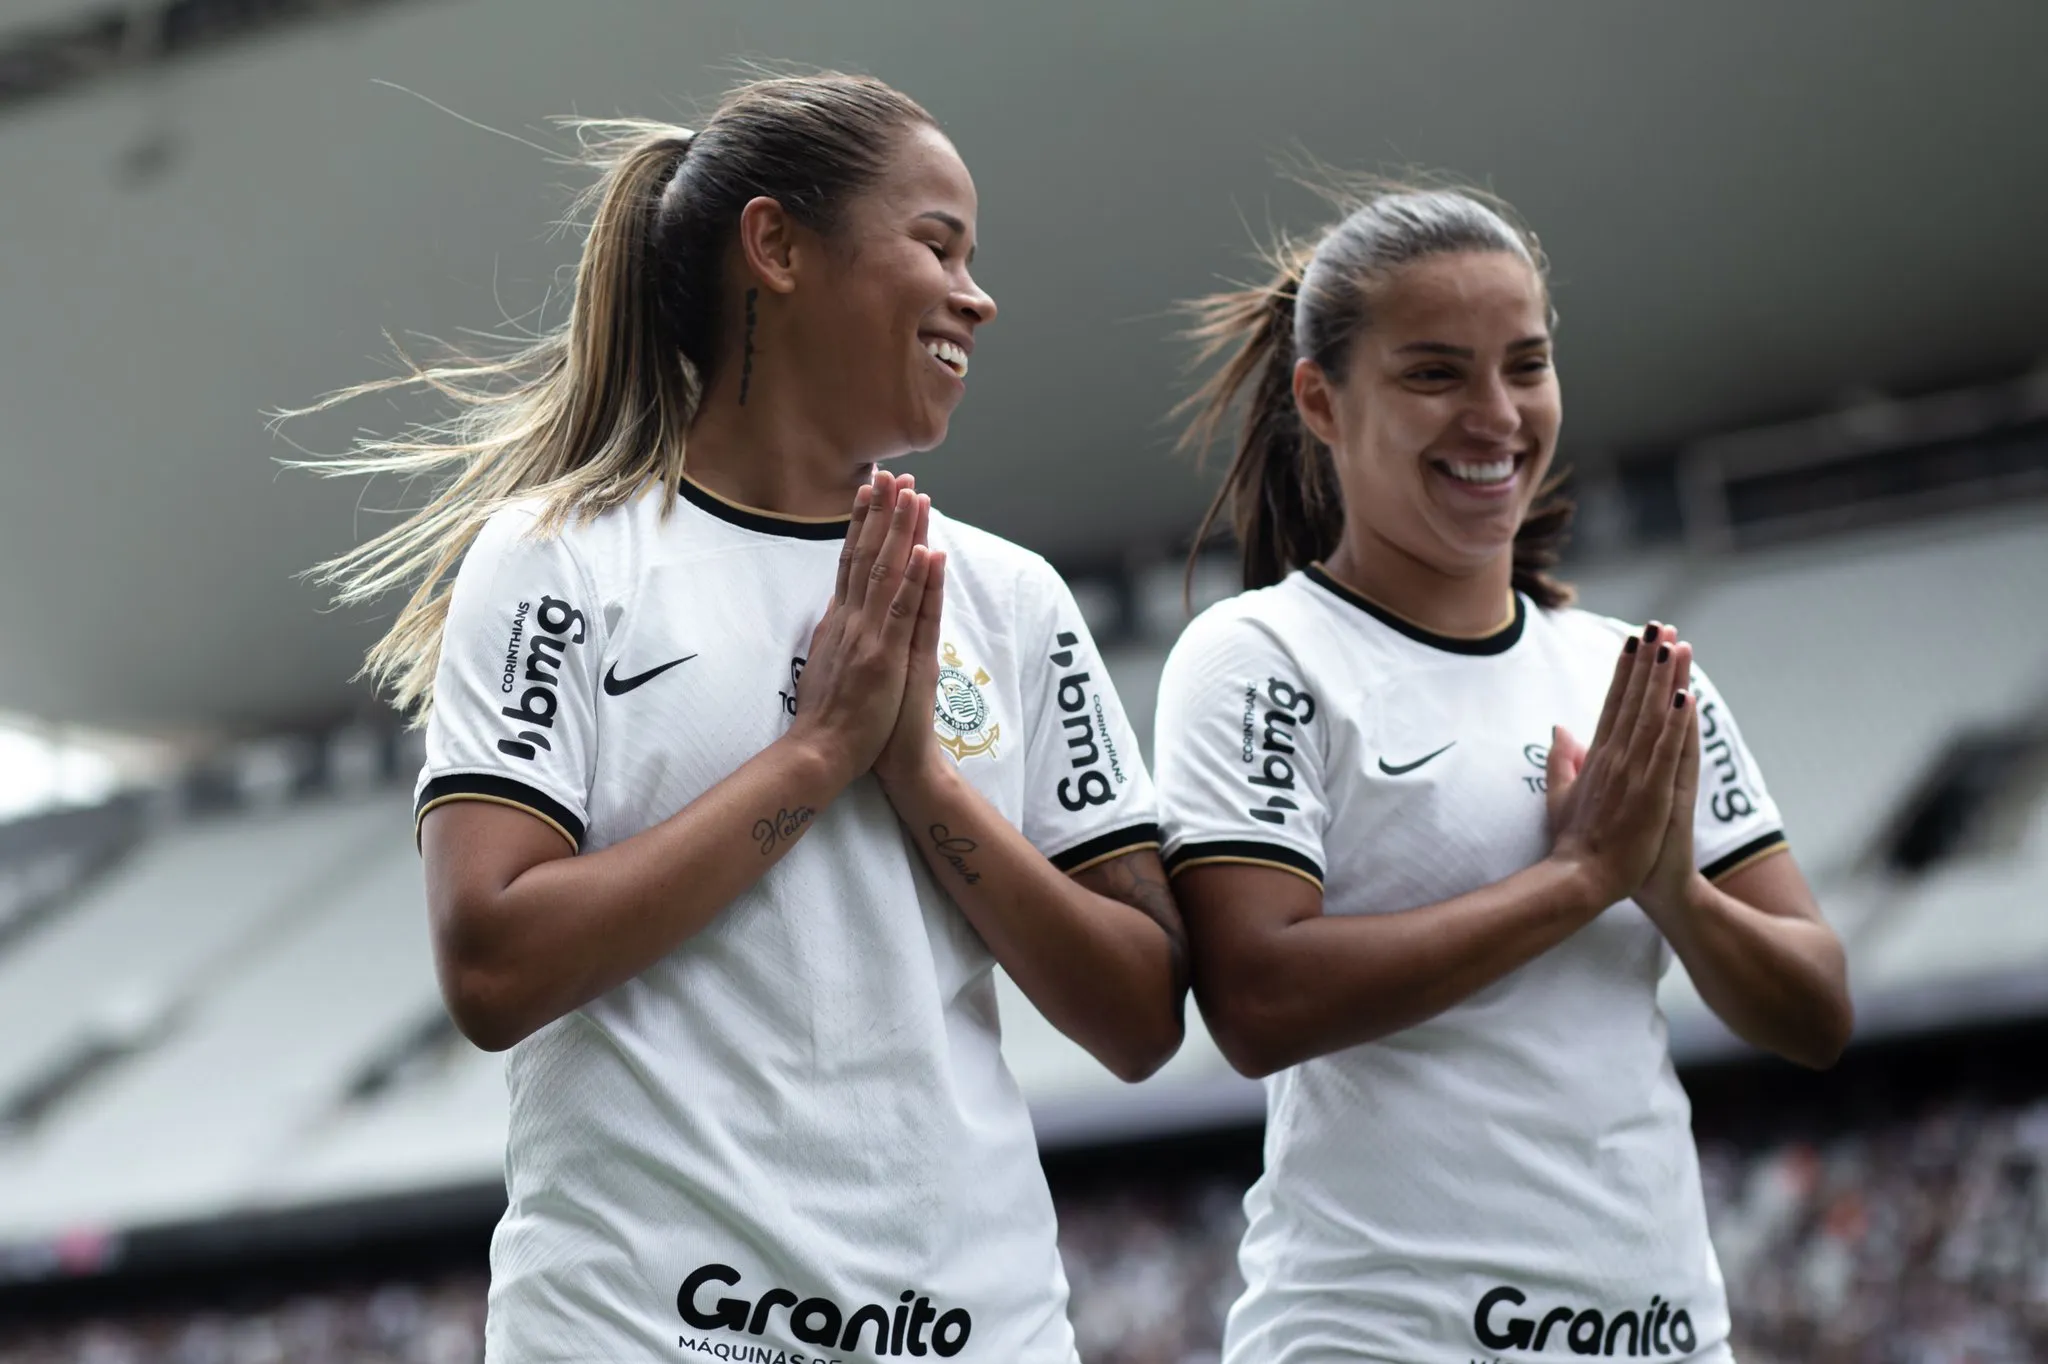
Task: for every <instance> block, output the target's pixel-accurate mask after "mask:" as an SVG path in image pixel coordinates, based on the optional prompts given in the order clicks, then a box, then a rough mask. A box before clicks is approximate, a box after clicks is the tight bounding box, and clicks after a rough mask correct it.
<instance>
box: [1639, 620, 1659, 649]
mask: <svg viewBox="0 0 2048 1364" xmlns="http://www.w3.org/2000/svg"><path fill="white" fill-rule="evenodd" d="M1658 628H1659V627H1658V625H1657V622H1656V621H1654V620H1653V621H1651V622H1650V623H1649V624H1648V625H1645V626H1644V627H1643V643H1645V644H1648V643H1649V642H1650V641H1651V640H1653V639H1655V638H1656V637H1657V630H1658Z"/></svg>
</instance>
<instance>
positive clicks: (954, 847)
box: [925, 824, 981, 886]
mask: <svg viewBox="0 0 2048 1364" xmlns="http://www.w3.org/2000/svg"><path fill="white" fill-rule="evenodd" d="M925 832H926V833H928V834H930V835H931V840H932V850H933V851H934V852H936V853H938V855H939V856H940V857H943V858H945V859H946V865H948V866H950V867H951V868H952V869H953V870H954V871H955V872H958V873H959V875H960V879H961V880H962V881H965V882H966V883H967V884H968V885H970V886H972V885H976V884H978V883H979V882H980V881H981V873H980V872H978V871H976V870H974V869H973V868H972V867H970V866H968V865H967V854H969V853H971V852H975V851H977V850H978V849H979V848H980V847H981V845H980V844H979V843H976V842H975V841H974V840H973V839H971V838H964V837H957V836H955V835H954V833H953V831H952V830H951V829H948V828H947V827H946V826H945V825H943V824H934V825H932V827H931V828H929V829H927V830H926V831H925Z"/></svg>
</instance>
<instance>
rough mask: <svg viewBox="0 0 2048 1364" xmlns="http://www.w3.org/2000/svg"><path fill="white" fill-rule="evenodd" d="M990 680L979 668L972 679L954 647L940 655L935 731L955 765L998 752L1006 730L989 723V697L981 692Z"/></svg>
mask: <svg viewBox="0 0 2048 1364" xmlns="http://www.w3.org/2000/svg"><path fill="white" fill-rule="evenodd" d="M990 680H991V679H990V677H989V675H988V674H987V673H986V672H984V671H983V670H982V669H980V668H976V669H975V670H974V673H973V675H972V676H969V675H968V672H967V665H966V664H964V663H962V662H961V661H960V652H959V650H957V649H955V648H954V647H953V646H952V645H950V644H948V645H946V646H945V647H944V648H943V649H941V650H940V651H939V692H938V696H937V697H936V698H935V699H934V701H933V703H932V731H933V732H934V733H935V734H937V735H938V736H939V747H941V748H943V749H945V750H946V751H947V752H948V753H951V754H952V755H953V761H954V762H965V761H966V760H967V759H969V758H974V757H979V756H980V755H981V754H984V753H987V754H989V755H991V756H993V755H994V753H995V751H996V740H997V739H999V738H1001V737H1002V734H1003V727H1002V726H1001V725H997V724H991V723H989V708H988V697H987V696H986V695H984V694H983V692H982V690H981V689H982V688H983V687H986V686H987V685H988V684H989V682H990Z"/></svg>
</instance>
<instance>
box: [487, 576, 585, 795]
mask: <svg viewBox="0 0 2048 1364" xmlns="http://www.w3.org/2000/svg"><path fill="white" fill-rule="evenodd" d="M585 625H586V622H585V620H584V617H583V613H582V612H581V611H579V610H577V609H576V608H575V606H573V605H571V604H570V603H569V602H566V601H564V600H562V599H561V598H560V597H550V596H546V595H543V596H542V597H541V599H540V605H539V606H538V607H536V608H534V610H533V611H532V613H531V615H529V614H528V611H527V603H525V602H521V603H519V609H518V610H517V611H516V612H515V613H514V614H513V617H512V640H511V643H510V645H509V646H508V647H507V648H506V651H505V674H504V683H503V685H502V688H501V689H502V690H504V691H506V692H510V691H511V690H512V689H513V688H514V687H516V686H518V685H519V684H520V683H521V682H524V683H525V684H526V690H525V691H524V692H522V693H520V696H519V704H518V705H516V706H506V707H504V708H503V709H502V710H500V711H499V714H501V715H504V716H506V717H507V718H508V719H510V720H511V721H512V722H513V724H514V725H523V726H525V728H523V729H520V730H519V731H518V737H516V738H512V739H500V740H498V751H499V752H500V753H505V754H509V755H510V756H512V757H514V758H524V759H526V760H527V761H528V762H531V761H533V756H534V754H535V753H536V752H537V751H549V750H552V749H553V748H554V745H553V744H552V743H550V742H549V741H548V731H549V730H552V729H553V728H554V727H555V715H556V713H557V712H559V711H560V710H561V701H560V699H559V698H558V696H557V695H556V693H557V691H558V690H559V689H560V687H561V685H562V660H563V658H564V657H566V656H567V654H568V651H569V650H570V649H571V648H573V647H574V646H576V645H578V644H581V643H582V642H583V639H584V635H585V633H586V632H585V628H584V627H585ZM522 630H523V631H524V632H525V633H526V659H525V664H526V668H525V671H524V672H523V673H519V672H518V671H517V664H518V662H519V639H520V634H521V632H522ZM515 674H516V675H515Z"/></svg>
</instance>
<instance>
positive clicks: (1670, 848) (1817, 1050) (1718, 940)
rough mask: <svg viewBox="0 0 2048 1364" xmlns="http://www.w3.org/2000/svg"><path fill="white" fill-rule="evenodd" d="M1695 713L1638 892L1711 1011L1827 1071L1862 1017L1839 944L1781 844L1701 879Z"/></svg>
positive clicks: (1750, 1037)
mask: <svg viewBox="0 0 2048 1364" xmlns="http://www.w3.org/2000/svg"><path fill="white" fill-rule="evenodd" d="M1700 756H1701V750H1700V735H1699V717H1698V715H1694V716H1693V718H1692V724H1691V726H1690V727H1689V733H1688V736H1687V741H1686V746H1685V750H1684V752H1683V754H1682V756H1681V759H1680V762H1679V765H1678V772H1677V775H1676V779H1675V780H1676V788H1675V792H1674V799H1673V801H1672V805H1671V816H1670V823H1669V825H1668V827H1667V829H1666V832H1665V836H1664V847H1663V849H1662V851H1661V852H1660V853H1659V854H1658V857H1657V862H1656V865H1655V866H1653V867H1652V868H1651V869H1650V874H1649V876H1648V877H1647V878H1645V880H1644V882H1643V884H1642V885H1641V886H1640V887H1639V888H1638V889H1637V890H1636V892H1635V898H1636V903H1638V904H1640V905H1641V906H1642V907H1643V912H1644V913H1646V914H1648V915H1649V916H1650V919H1651V921H1652V922H1654V923H1655V924H1656V925H1657V927H1658V929H1659V930H1660V931H1661V932H1662V933H1663V934H1664V940H1665V941H1666V942H1668V943H1670V944H1671V950H1672V951H1674V952H1676V953H1677V954H1678V959H1679V960H1680V961H1682V962H1684V963H1685V969H1686V972H1687V974H1689V975H1690V976H1691V977H1692V982H1693V984H1694V986H1696V987H1697V988H1698V990H1699V992H1700V998H1702V999H1703V1000H1705V1001H1706V1003H1707V1007H1708V1008H1710V1009H1712V1010H1713V1011H1714V1012H1715V1013H1716V1014H1717V1015H1719V1016H1720V1019H1721V1021H1722V1022H1724V1023H1726V1024H1727V1025H1728V1027H1729V1028H1730V1029H1731V1030H1732V1031H1733V1032H1734V1033H1735V1035H1736V1036H1738V1037H1740V1038H1741V1039H1742V1040H1743V1041H1745V1042H1748V1043H1749V1044H1750V1045H1752V1046H1756V1047H1761V1048H1763V1049H1764V1050H1766V1051H1772V1052H1776V1053H1777V1054H1778V1055H1780V1056H1783V1057H1784V1058H1785V1059H1786V1060H1788V1061H1795V1062H1797V1063H1799V1064H1800V1065H1803V1066H1810V1067H1813V1068H1814V1069H1823V1068H1825V1067H1827V1066H1831V1065H1833V1064H1834V1063H1835V1060H1836V1058H1837V1057H1839V1056H1840V1055H1841V1054H1842V1049H1843V1048H1844V1047H1846V1046H1848V1045H1849V1033H1850V1029H1851V1028H1852V1027H1853V1026H1854V1021H1855V1010H1854V1007H1853V1006H1852V1005H1851V1004H1850V1001H1849V970H1848V963H1847V960H1846V958H1845V957H1844V955H1843V952H1842V944H1841V940H1840V939H1838V938H1837V937H1836V936H1835V932H1834V930H1833V929H1832V928H1830V927H1828V925H1827V921H1826V920H1824V919H1823V918H1822V917H1821V912H1820V906H1819V905H1818V904H1816V903H1815V902H1814V898H1813V891H1812V890H1811V889H1810V888H1809V887H1808V886H1807V884H1806V877H1805V876H1803V875H1802V874H1801V873H1800V870H1799V864H1798V863H1797V862H1794V861H1793V860H1792V854H1791V852H1790V851H1789V850H1787V849H1785V848H1783V847H1782V846H1781V847H1780V848H1779V849H1778V850H1776V851H1775V852H1770V853H1766V854H1764V855H1762V856H1760V857H1759V858H1757V859H1756V860H1755V861H1752V862H1750V863H1748V864H1747V865H1744V866H1740V867H1737V868H1736V869H1735V870H1734V871H1732V872H1730V873H1729V874H1728V875H1726V876H1724V877H1722V878H1721V881H1720V883H1719V884H1718V885H1716V884H1714V883H1712V882H1709V881H1708V880H1707V878H1706V877H1705V876H1703V875H1701V874H1700V872H1699V871H1698V870H1697V868H1696V865H1695V858H1694V855H1693V809H1694V805H1695V802H1696V801H1697V799H1698V794H1699V779H1700Z"/></svg>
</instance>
